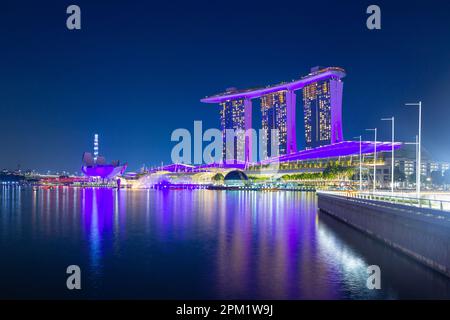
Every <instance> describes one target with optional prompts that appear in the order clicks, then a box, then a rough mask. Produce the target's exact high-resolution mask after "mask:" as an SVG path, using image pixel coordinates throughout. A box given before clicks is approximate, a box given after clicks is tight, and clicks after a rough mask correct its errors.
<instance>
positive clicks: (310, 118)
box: [303, 67, 343, 149]
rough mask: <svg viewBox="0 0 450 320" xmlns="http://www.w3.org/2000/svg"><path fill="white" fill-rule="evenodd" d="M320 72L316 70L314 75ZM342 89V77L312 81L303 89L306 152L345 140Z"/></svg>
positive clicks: (313, 70)
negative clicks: (342, 116)
mask: <svg viewBox="0 0 450 320" xmlns="http://www.w3.org/2000/svg"><path fill="white" fill-rule="evenodd" d="M318 71H320V69H318V68H317V67H316V68H313V69H312V70H311V72H313V73H314V72H318ZM342 87H343V83H342V81H341V80H340V78H339V77H337V76H334V77H330V78H328V79H326V80H322V81H317V82H313V83H311V84H309V85H307V86H305V87H304V88H303V118H304V125H305V144H306V149H312V148H317V147H320V146H324V145H328V144H332V143H336V142H340V141H342V140H343V137H342V120H341V109H342Z"/></svg>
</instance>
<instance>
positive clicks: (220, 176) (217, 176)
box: [212, 172, 225, 181]
mask: <svg viewBox="0 0 450 320" xmlns="http://www.w3.org/2000/svg"><path fill="white" fill-rule="evenodd" d="M224 178H225V177H224V176H223V174H221V173H220V172H219V173H216V174H215V175H214V176H213V177H212V180H213V181H223V179H224Z"/></svg>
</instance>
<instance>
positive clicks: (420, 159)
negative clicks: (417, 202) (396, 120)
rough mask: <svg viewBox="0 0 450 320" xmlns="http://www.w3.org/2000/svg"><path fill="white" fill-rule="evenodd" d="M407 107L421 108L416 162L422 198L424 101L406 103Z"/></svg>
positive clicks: (417, 185)
mask: <svg viewBox="0 0 450 320" xmlns="http://www.w3.org/2000/svg"><path fill="white" fill-rule="evenodd" d="M405 105H406V106H415V107H419V139H418V141H417V153H418V155H417V161H416V192H417V198H420V173H421V171H422V153H421V144H422V101H419V102H416V103H405Z"/></svg>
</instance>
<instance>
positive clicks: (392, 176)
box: [381, 117, 395, 194]
mask: <svg viewBox="0 0 450 320" xmlns="http://www.w3.org/2000/svg"><path fill="white" fill-rule="evenodd" d="M381 120H382V121H392V150H391V153H392V155H391V157H392V159H391V193H392V194H394V165H395V162H394V141H395V140H394V138H395V137H394V135H395V132H394V130H395V118H394V117H390V118H383V119H381Z"/></svg>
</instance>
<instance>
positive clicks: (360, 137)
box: [355, 136, 362, 192]
mask: <svg viewBox="0 0 450 320" xmlns="http://www.w3.org/2000/svg"><path fill="white" fill-rule="evenodd" d="M355 138H359V192H361V191H362V136H359V137H355Z"/></svg>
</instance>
